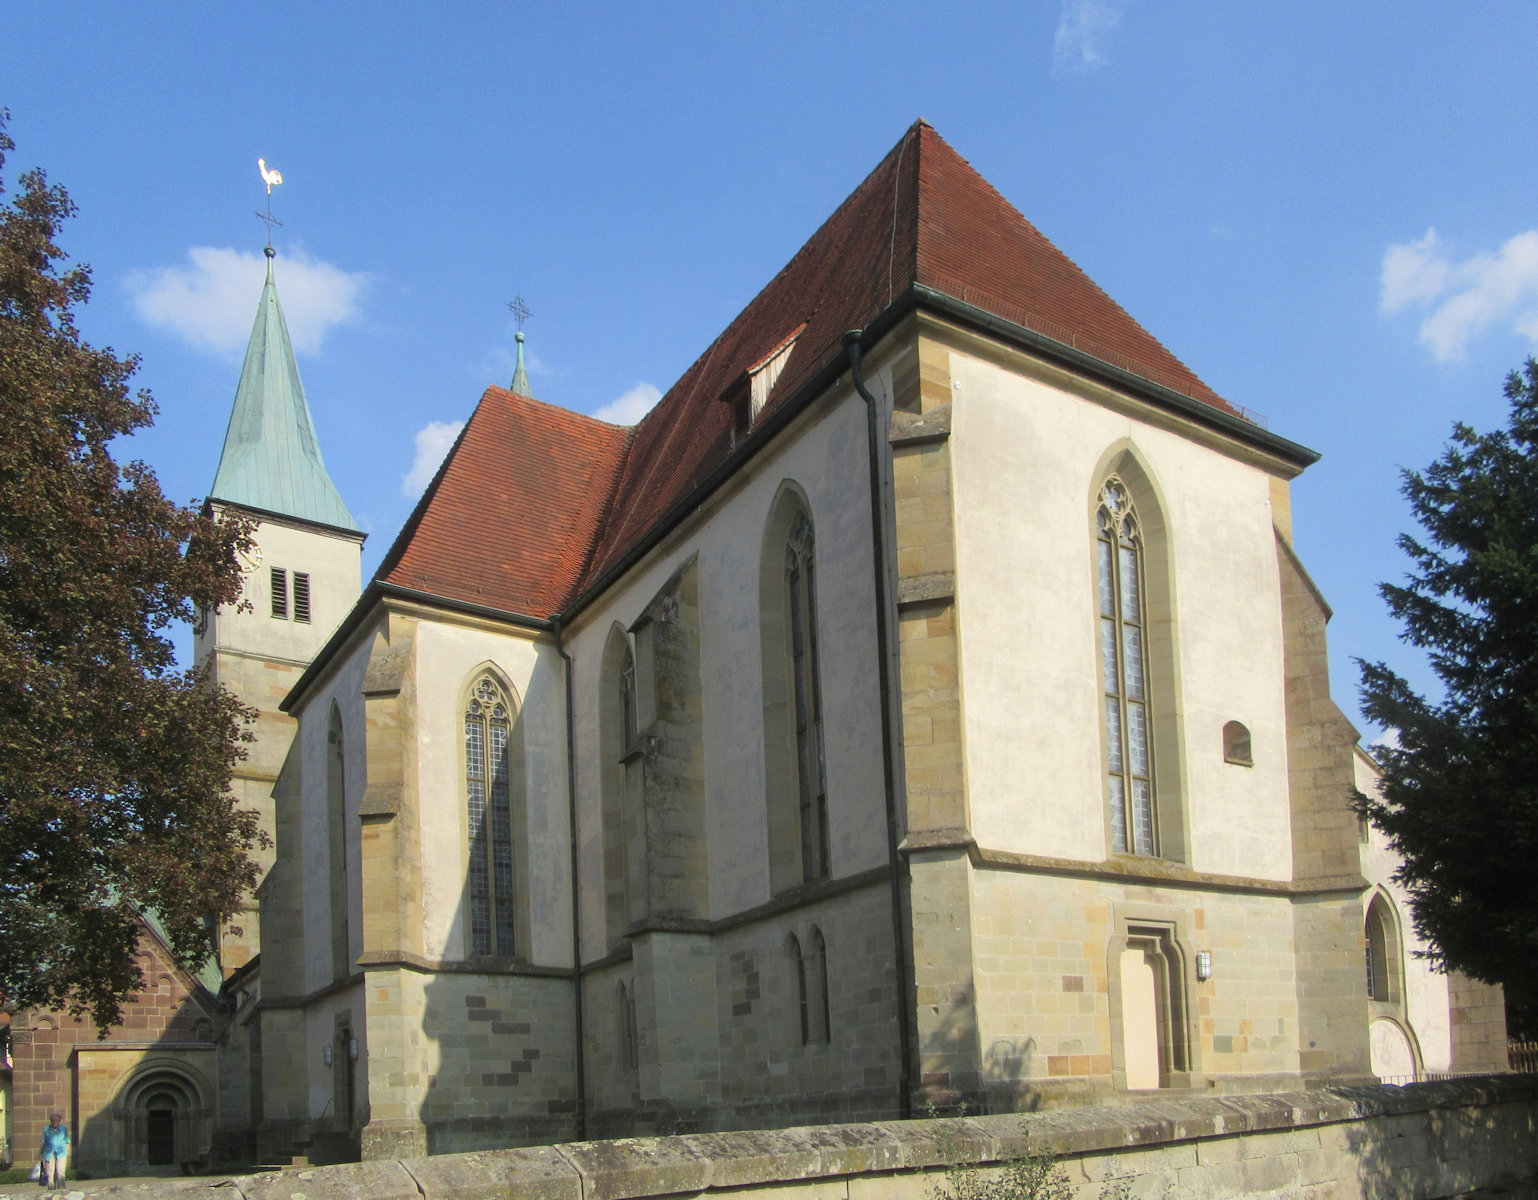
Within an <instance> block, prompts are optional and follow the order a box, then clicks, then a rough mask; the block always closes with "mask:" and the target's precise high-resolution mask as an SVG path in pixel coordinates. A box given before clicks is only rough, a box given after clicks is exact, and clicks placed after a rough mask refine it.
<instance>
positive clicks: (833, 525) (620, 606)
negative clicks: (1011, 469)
mask: <svg viewBox="0 0 1538 1200" xmlns="http://www.w3.org/2000/svg"><path fill="white" fill-rule="evenodd" d="M866 454H867V451H866V432H865V410H864V406H863V404H862V402H861V401H860V400H859V399H858V397H856V396H855V395H854V393H853V392H852V391H849V390H848V389H842V390H841V391H840V393H839V399H838V400H837V402H836V403H832V402H830V401H829V400H824V401H822V402H820V403H819V404H818V405H816V406H815V407H814V410H813V411H811V412H809V413H808V414H805V415H803V417H801V418H800V419H799V420H798V422H797V423H796V424H795V425H794V426H793V427H792V428H791V430H790V431H788V433H787V434H782V435H781V440H780V441H779V442H778V443H776V444H775V445H774V446H773V447H771V448H770V449H769V450H768V451H766V452H763V453H760V454H759V456H758V457H756V458H755V459H754V460H753V461H752V463H751V464H750V465H749V466H748V467H746V468H745V469H744V470H743V471H741V472H740V473H739V474H738V475H737V476H736V477H735V478H734V479H733V480H732V482H731V484H730V485H729V486H728V489H727V490H726V492H725V494H718V495H717V496H715V497H712V499H711V500H710V501H709V502H708V503H707V505H706V506H705V508H704V509H702V510H701V512H700V513H699V514H698V515H697V516H696V517H694V518H693V519H692V520H691V521H689V522H688V523H686V525H685V526H684V528H683V529H681V530H679V531H678V532H676V533H674V534H673V535H672V536H671V537H670V538H669V540H668V541H667V542H666V543H665V544H664V546H663V547H662V548H661V549H660V550H659V551H655V552H653V553H652V554H651V555H650V556H649V557H648V558H647V559H645V560H644V561H643V562H642V564H641V565H640V566H639V567H638V568H636V569H634V570H632V571H631V572H630V573H629V574H628V575H626V576H625V577H624V578H623V579H622V580H621V581H620V582H619V583H618V584H616V585H615V586H613V587H611V588H610V589H608V591H607V592H606V593H605V594H604V595H603V596H602V597H601V598H600V599H599V600H598V601H597V602H596V603H594V604H592V605H591V606H590V607H588V608H587V609H586V610H584V611H583V613H582V614H581V616H580V618H579V619H578V621H577V623H576V625H575V627H574V628H573V631H572V634H571V637H570V640H569V643H568V650H569V652H570V653H571V655H572V656H573V659H574V662H575V676H576V679H575V699H576V704H575V708H576V739H575V740H576V746H577V794H578V822H579V829H580V835H579V836H580V843H581V874H582V878H583V880H584V881H589V886H585V887H584V888H583V895H582V900H581V903H582V905H583V908H582V929H583V956H584V958H596V957H598V956H600V955H602V954H603V952H604V950H605V933H604V911H603V889H602V887H601V886H600V883H599V881H600V880H601V879H602V877H603V861H602V841H601V828H602V821H601V817H600V786H601V784H600V781H601V778H602V770H601V767H602V764H601V761H600V758H599V753H600V739H599V724H598V713H599V700H600V695H599V691H598V689H599V687H600V665H601V662H602V657H603V651H604V645H605V642H606V641H607V639H608V637H609V633H610V630H611V629H612V628H613V626H614V624H615V623H616V622H618V623H619V624H620V625H622V626H623V627H625V628H627V629H628V628H629V627H630V625H631V624H632V623H633V622H634V621H635V620H636V618H637V617H638V616H639V615H640V614H641V612H642V611H643V610H644V609H645V607H646V606H647V604H648V603H650V601H651V600H652V599H653V598H654V597H655V596H656V594H657V592H658V590H659V589H660V588H661V587H662V586H663V585H664V584H665V583H666V582H667V581H668V579H669V578H670V577H671V576H672V575H673V573H674V572H675V571H677V570H678V569H679V567H680V566H682V565H683V564H684V563H685V561H686V560H687V559H688V558H689V556H690V555H694V554H698V556H699V558H698V564H697V569H698V572H699V576H698V578H699V614H700V656H701V676H702V678H701V689H702V697H703V702H704V703H703V711H704V713H705V729H704V745H705V787H706V811H707V822H708V830H709V833H708V836H709V855H710V915H711V916H712V917H713V918H720V917H723V916H728V915H730V914H732V913H735V912H740V911H742V910H744V909H747V908H751V907H752V906H754V905H756V904H761V903H763V902H764V901H766V900H768V899H769V898H770V887H769V851H768V830H767V818H766V813H765V796H764V787H765V784H764V742H763V694H762V683H761V679H762V671H761V663H760V649H759V562H760V555H761V552H762V547H763V538H764V530H765V526H766V524H767V522H768V520H769V516H770V510H771V508H772V507H773V505H774V502H775V499H776V497H777V496H778V494H779V491H780V487H781V484H782V483H783V482H784V481H786V480H791V481H793V482H794V483H795V484H797V485H798V486H799V487H800V488H801V489H802V491H803V492H804V493H805V495H806V498H807V500H808V502H809V504H810V507H811V517H812V524H813V528H814V531H815V536H816V567H817V603H818V614H817V616H818V636H819V639H820V647H821V677H822V702H823V715H824V723H825V732H826V741H827V770H828V795H829V818H830V837H831V842H832V870H833V874H834V876H844V875H850V874H853V873H855V872H858V871H863V870H867V869H869V868H871V867H876V866H879V865H881V864H882V863H884V862H885V861H886V837H885V809H884V801H883V786H884V785H883V774H882V767H881V718H880V708H879V705H878V696H877V688H876V685H875V682H876V670H875V664H876V630H875V623H874V620H875V604H874V599H873V597H874V580H873V574H872V565H871V550H870V546H871V540H870V529H871V526H870V502H869V486H868V483H867V480H868V478H869V476H868V465H867V461H866Z"/></svg>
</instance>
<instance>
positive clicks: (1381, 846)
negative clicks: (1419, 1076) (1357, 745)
mask: <svg viewBox="0 0 1538 1200" xmlns="http://www.w3.org/2000/svg"><path fill="white" fill-rule="evenodd" d="M1356 787H1357V790H1358V791H1360V792H1363V793H1364V794H1366V795H1369V796H1371V795H1376V794H1377V790H1378V770H1377V767H1376V766H1375V765H1374V764H1373V762H1372V760H1371V759H1370V758H1368V757H1367V755H1365V754H1362V753H1360V752H1359V753H1358V754H1357V755H1356ZM1361 849H1362V875H1363V876H1364V877H1365V878H1366V879H1367V882H1368V883H1370V884H1372V885H1373V889H1374V890H1376V889H1379V888H1381V889H1382V890H1383V891H1384V892H1386V893H1387V894H1388V897H1389V899H1390V900H1392V901H1393V905H1394V915H1395V917H1396V918H1397V922H1398V926H1399V939H1400V952H1401V955H1402V958H1403V964H1402V967H1403V971H1404V984H1405V988H1404V990H1405V1015H1406V1016H1407V1017H1408V1018H1409V1021H1410V1029H1411V1032H1412V1033H1413V1034H1414V1036H1415V1040H1416V1042H1417V1043H1418V1044H1419V1046H1420V1052H1421V1067H1422V1069H1423V1070H1426V1071H1446V1070H1450V1069H1451V1064H1452V1056H1453V1046H1452V1026H1451V1011H1450V1006H1451V997H1450V994H1449V992H1448V987H1447V976H1446V975H1439V974H1437V973H1436V972H1435V971H1433V970H1432V969H1431V967H1430V966H1429V965H1428V964H1427V962H1426V960H1425V959H1422V958H1416V957H1415V954H1416V951H1418V950H1424V949H1425V948H1426V943H1425V942H1424V941H1423V940H1422V939H1421V938H1420V937H1418V936H1417V935H1416V933H1415V930H1414V928H1412V926H1411V922H1410V902H1409V897H1408V896H1407V895H1406V894H1405V890H1404V889H1403V888H1402V887H1400V886H1399V885H1398V884H1397V883H1395V882H1394V881H1393V879H1392V878H1391V877H1392V875H1393V873H1394V870H1395V868H1396V867H1398V866H1399V856H1398V855H1397V854H1395V853H1394V852H1393V851H1392V850H1391V849H1389V846H1388V842H1387V840H1386V839H1385V838H1384V836H1383V834H1381V833H1379V832H1378V830H1377V829H1374V828H1372V827H1370V826H1369V828H1368V833H1367V840H1366V841H1364V842H1363V843H1362V847H1361ZM1372 897H1373V891H1369V892H1368V893H1367V895H1366V896H1364V897H1363V900H1362V912H1363V913H1364V914H1365V913H1366V911H1367V906H1368V905H1369V904H1370V903H1371V902H1372Z"/></svg>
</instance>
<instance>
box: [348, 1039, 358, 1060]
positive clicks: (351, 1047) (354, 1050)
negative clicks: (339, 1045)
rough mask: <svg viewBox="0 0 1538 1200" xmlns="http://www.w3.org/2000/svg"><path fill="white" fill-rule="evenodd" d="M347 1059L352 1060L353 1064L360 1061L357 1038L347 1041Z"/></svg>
mask: <svg viewBox="0 0 1538 1200" xmlns="http://www.w3.org/2000/svg"><path fill="white" fill-rule="evenodd" d="M347 1057H348V1058H350V1059H352V1060H353V1062H357V1061H358V1039H357V1038H348V1039H347Z"/></svg>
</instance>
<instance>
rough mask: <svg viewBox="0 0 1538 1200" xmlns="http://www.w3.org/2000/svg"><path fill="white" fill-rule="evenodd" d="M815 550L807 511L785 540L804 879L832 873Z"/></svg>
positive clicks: (817, 877) (802, 872) (792, 696)
mask: <svg viewBox="0 0 1538 1200" xmlns="http://www.w3.org/2000/svg"><path fill="white" fill-rule="evenodd" d="M812 551H813V542H812V523H811V521H810V520H809V519H808V518H807V516H806V514H805V513H802V514H801V515H800V516H799V517H798V518H797V519H796V522H795V525H794V526H793V527H792V528H791V531H790V538H789V540H788V541H787V542H786V545H785V586H786V591H787V593H788V597H787V598H788V600H789V604H788V605H787V613H786V616H787V617H788V620H787V625H788V627H789V628H788V633H789V638H790V667H791V693H792V694H791V700H792V702H793V706H794V718H795V724H796V767H797V774H798V776H799V786H800V796H799V805H800V824H801V876H802V879H803V880H812V879H823V878H825V877H826V876H827V874H828V786H827V768H826V766H825V763H824V754H823V728H822V687H821V681H820V679H819V664H818V654H819V647H818V644H817V586H816V579H815V575H814V564H813V553H812Z"/></svg>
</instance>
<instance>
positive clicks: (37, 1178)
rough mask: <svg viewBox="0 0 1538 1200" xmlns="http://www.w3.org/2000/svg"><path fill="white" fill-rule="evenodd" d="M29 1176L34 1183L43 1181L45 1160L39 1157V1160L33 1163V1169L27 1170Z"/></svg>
mask: <svg viewBox="0 0 1538 1200" xmlns="http://www.w3.org/2000/svg"><path fill="white" fill-rule="evenodd" d="M27 1178H28V1179H29V1180H31V1181H32V1182H33V1183H42V1182H43V1160H42V1159H38V1160H37V1162H35V1163H33V1164H32V1169H31V1170H30V1171H28V1172H27Z"/></svg>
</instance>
